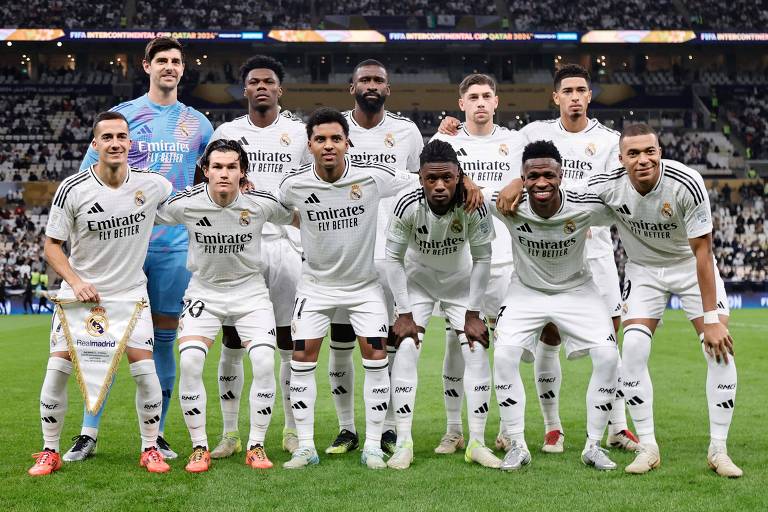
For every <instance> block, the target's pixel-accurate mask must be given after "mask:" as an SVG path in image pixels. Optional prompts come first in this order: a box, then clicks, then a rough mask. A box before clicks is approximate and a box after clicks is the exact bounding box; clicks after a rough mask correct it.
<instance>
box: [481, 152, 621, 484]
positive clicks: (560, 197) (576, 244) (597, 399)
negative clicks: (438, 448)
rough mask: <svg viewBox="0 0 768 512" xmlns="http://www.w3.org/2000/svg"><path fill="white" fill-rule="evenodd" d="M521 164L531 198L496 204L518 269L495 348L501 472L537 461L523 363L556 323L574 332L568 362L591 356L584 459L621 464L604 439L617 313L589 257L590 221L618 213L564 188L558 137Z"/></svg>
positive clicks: (602, 465)
mask: <svg viewBox="0 0 768 512" xmlns="http://www.w3.org/2000/svg"><path fill="white" fill-rule="evenodd" d="M522 161H523V181H524V184H525V188H526V190H527V197H524V198H523V199H522V200H521V204H520V208H519V209H518V210H517V212H516V214H515V215H514V216H513V217H506V216H504V215H501V214H499V212H498V210H497V209H496V206H495V204H493V205H492V210H493V211H494V214H496V215H497V217H498V218H499V219H501V220H502V222H503V223H504V224H505V226H506V229H507V230H508V231H509V233H510V234H511V235H512V247H513V250H514V257H515V273H514V275H513V278H512V281H511V283H510V286H509V290H508V295H507V297H506V299H505V300H504V304H503V305H502V306H501V308H500V309H499V317H498V320H497V322H498V323H497V328H496V343H495V353H494V384H495V387H496V398H497V400H498V403H499V407H500V409H501V421H502V427H503V434H504V435H505V436H507V438H508V439H509V444H510V445H509V448H508V451H507V454H506V455H505V457H504V461H503V462H502V464H501V469H502V470H517V469H520V468H521V467H522V466H524V465H527V464H529V463H530V461H531V455H530V452H529V451H528V447H527V445H526V443H525V438H524V430H525V389H524V387H523V382H522V380H521V378H520V369H519V366H520V361H521V360H524V361H528V362H530V361H531V360H534V358H535V357H536V356H535V354H536V347H535V345H536V344H537V339H536V334H537V333H538V332H540V331H541V329H542V328H543V327H544V326H545V325H546V324H548V323H550V322H552V323H553V324H554V325H556V326H557V327H558V328H559V329H560V330H561V331H562V332H563V333H565V334H566V335H567V337H566V352H567V355H568V358H569V359H573V358H577V357H581V356H585V355H589V356H590V358H591V359H592V377H591V378H590V381H589V386H588V388H587V400H586V405H587V441H586V444H585V446H584V450H583V451H582V454H581V459H582V462H584V464H587V465H589V466H593V467H595V468H596V469H600V470H611V469H615V468H616V464H615V463H614V462H613V461H611V460H610V459H609V458H608V455H607V453H606V451H605V450H604V449H602V448H600V441H601V440H602V438H603V435H604V433H605V427H606V426H607V424H608V415H609V411H610V410H611V408H612V403H613V400H614V397H615V395H616V383H617V371H618V360H619V353H618V348H617V346H616V336H615V333H614V329H613V326H612V325H611V320H610V315H609V313H608V311H606V309H605V307H603V299H602V297H601V296H600V293H599V291H598V289H597V287H596V286H595V284H594V282H593V281H592V276H591V273H590V271H589V267H588V266H587V263H586V261H585V255H584V251H585V245H586V240H587V234H588V232H589V229H590V226H591V225H595V224H606V223H610V222H612V220H611V217H610V215H611V214H610V211H609V210H608V209H607V208H606V207H605V205H604V204H603V203H602V202H601V201H600V199H599V198H598V197H597V196H595V195H590V194H577V193H575V192H572V191H570V190H564V189H562V190H561V189H560V182H561V179H562V174H563V173H562V169H561V163H562V158H561V156H560V153H559V151H558V150H557V148H556V147H555V145H554V144H553V143H552V142H550V141H537V142H533V143H530V144H528V145H527V146H525V149H524V151H523V158H522ZM494 199H495V198H494ZM538 343H540V341H539V342H538Z"/></svg>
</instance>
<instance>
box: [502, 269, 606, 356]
mask: <svg viewBox="0 0 768 512" xmlns="http://www.w3.org/2000/svg"><path fill="white" fill-rule="evenodd" d="M549 322H552V323H553V324H555V325H556V326H557V328H558V329H559V330H560V333H561V335H562V336H563V339H564V340H565V342H564V344H565V352H566V355H567V356H568V359H575V358H577V357H581V356H585V355H587V353H588V352H589V350H590V349H593V348H598V347H616V336H615V335H614V333H613V324H612V323H611V317H610V316H609V315H608V312H607V311H606V310H605V307H604V302H603V298H602V297H601V296H600V292H599V291H598V289H597V286H595V283H594V282H592V281H588V282H587V283H585V284H583V285H581V286H577V287H575V288H573V289H570V290H567V291H564V292H559V293H544V292H540V291H538V290H534V289H533V288H529V287H527V286H525V285H524V284H523V283H521V282H520V280H519V278H518V277H517V276H513V278H512V281H511V282H510V285H509V292H508V294H507V298H506V299H505V300H504V304H503V305H502V307H501V309H500V310H499V316H498V317H497V319H496V332H495V334H494V339H495V343H496V346H497V347H499V346H510V347H521V348H523V350H524V352H523V360H524V361H527V362H530V361H533V359H534V354H535V350H536V343H538V339H539V336H538V334H539V332H540V331H541V329H542V328H544V326H545V325H547V324H548V323H549Z"/></svg>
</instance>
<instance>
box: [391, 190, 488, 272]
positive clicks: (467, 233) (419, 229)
mask: <svg viewBox="0 0 768 512" xmlns="http://www.w3.org/2000/svg"><path fill="white" fill-rule="evenodd" d="M394 203H395V207H394V209H393V210H392V217H391V220H390V221H389V227H388V229H387V240H391V241H392V242H395V243H397V244H402V245H405V244H407V245H408V252H407V257H406V266H408V265H409V264H410V263H416V264H418V265H421V266H423V267H428V268H432V269H435V270H439V271H443V272H457V273H460V272H461V271H462V270H464V269H466V273H467V274H469V271H470V270H471V266H472V260H471V259H470V257H469V247H478V246H481V245H484V244H488V243H491V241H492V240H493V222H492V220H491V218H492V217H490V216H489V215H488V208H487V206H486V205H485V204H482V205H480V208H478V209H477V210H475V211H474V212H472V213H470V214H468V213H467V212H466V211H465V210H464V208H461V207H458V208H453V209H451V210H450V211H449V212H448V213H446V214H445V215H437V214H435V213H434V212H432V210H431V209H430V207H429V204H427V199H426V197H425V196H424V189H423V188H422V187H419V188H417V189H415V190H406V191H405V192H402V193H401V194H400V195H399V196H397V198H396V199H395V201H394Z"/></svg>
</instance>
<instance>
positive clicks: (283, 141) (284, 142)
mask: <svg viewBox="0 0 768 512" xmlns="http://www.w3.org/2000/svg"><path fill="white" fill-rule="evenodd" d="M280 145H281V146H283V147H288V146H290V145H291V138H290V137H289V136H288V134H287V133H284V134H282V135H281V136H280Z"/></svg>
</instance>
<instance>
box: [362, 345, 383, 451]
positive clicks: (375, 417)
mask: <svg viewBox="0 0 768 512" xmlns="http://www.w3.org/2000/svg"><path fill="white" fill-rule="evenodd" d="M363 368H364V369H365V381H364V382H363V401H364V402H365V446H364V448H368V449H376V450H378V449H379V448H380V446H381V430H382V426H383V424H384V416H385V415H386V413H387V407H388V405H389V397H390V392H389V361H387V359H386V358H384V359H363Z"/></svg>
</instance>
